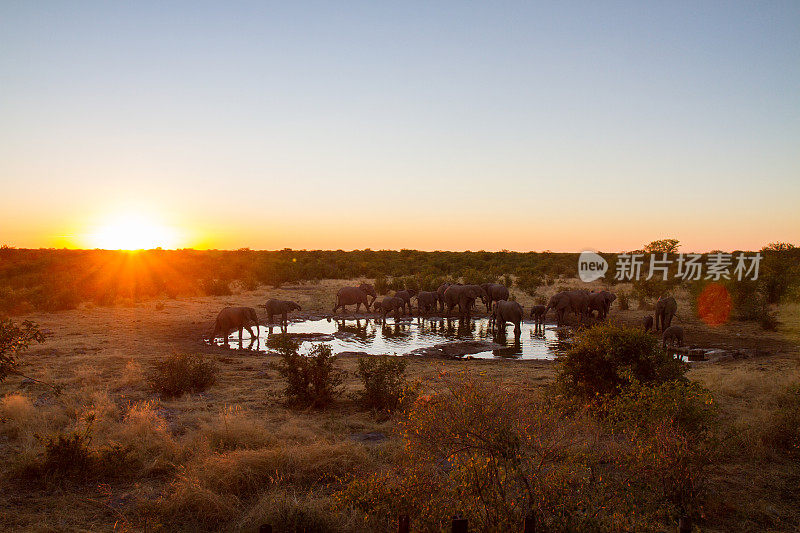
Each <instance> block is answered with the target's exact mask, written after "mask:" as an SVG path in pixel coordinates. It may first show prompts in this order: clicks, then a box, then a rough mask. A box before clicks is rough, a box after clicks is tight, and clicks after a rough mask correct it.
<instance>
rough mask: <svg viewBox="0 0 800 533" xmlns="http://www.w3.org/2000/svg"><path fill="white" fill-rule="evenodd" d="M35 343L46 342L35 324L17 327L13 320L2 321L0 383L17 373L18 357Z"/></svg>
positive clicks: (0, 324) (25, 322)
mask: <svg viewBox="0 0 800 533" xmlns="http://www.w3.org/2000/svg"><path fill="white" fill-rule="evenodd" d="M34 342H44V334H43V333H42V332H41V331H39V328H38V327H37V326H36V324H34V323H33V322H31V321H29V320H26V321H24V322H23V323H22V325H20V326H17V325H16V324H15V323H14V322H12V321H11V319H6V320H0V381H3V380H4V379H5V378H6V377H8V375H9V374H13V373H15V372H16V371H17V364H18V363H17V356H18V355H19V354H20V353H21V352H23V351H25V350H26V349H27V348H28V346H30V345H31V344H32V343H34Z"/></svg>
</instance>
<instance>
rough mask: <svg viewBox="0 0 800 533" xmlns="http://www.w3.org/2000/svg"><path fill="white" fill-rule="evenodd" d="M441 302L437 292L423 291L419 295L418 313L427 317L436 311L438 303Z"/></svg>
mask: <svg viewBox="0 0 800 533" xmlns="http://www.w3.org/2000/svg"><path fill="white" fill-rule="evenodd" d="M438 301H439V296H438V295H437V294H436V293H435V292H427V291H422V292H420V293H419V294H417V312H418V313H419V314H420V315H422V313H425V314H426V315H427V314H428V313H429V312H430V311H436V303H437V302H438Z"/></svg>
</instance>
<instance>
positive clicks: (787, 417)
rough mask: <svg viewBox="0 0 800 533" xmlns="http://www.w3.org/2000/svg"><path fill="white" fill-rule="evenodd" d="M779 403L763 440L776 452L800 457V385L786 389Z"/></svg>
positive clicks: (766, 428)
mask: <svg viewBox="0 0 800 533" xmlns="http://www.w3.org/2000/svg"><path fill="white" fill-rule="evenodd" d="M777 403H778V407H777V409H776V410H775V412H774V413H773V414H772V416H771V417H770V421H769V423H768V424H767V425H766V426H765V428H764V433H763V435H762V440H763V441H764V442H765V444H767V445H769V446H772V447H773V448H775V449H776V450H779V451H782V452H786V453H789V454H795V455H800V383H795V384H793V385H790V386H788V387H786V389H784V390H783V391H782V392H781V393H780V395H779V396H778V398H777Z"/></svg>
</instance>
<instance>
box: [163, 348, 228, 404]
mask: <svg viewBox="0 0 800 533" xmlns="http://www.w3.org/2000/svg"><path fill="white" fill-rule="evenodd" d="M216 373H217V369H216V366H215V365H214V363H213V361H209V360H206V359H203V358H202V357H199V356H195V355H188V354H178V353H176V354H172V355H171V356H169V357H168V358H167V359H165V360H163V361H160V362H158V363H156V364H155V365H154V370H153V372H152V373H151V375H150V377H149V381H150V386H151V387H152V388H153V390H155V391H156V392H158V393H159V394H161V395H162V396H166V397H175V396H180V395H182V394H184V393H186V392H202V391H204V390H206V389H207V388H209V387H210V386H211V385H213V384H214V381H215V379H216Z"/></svg>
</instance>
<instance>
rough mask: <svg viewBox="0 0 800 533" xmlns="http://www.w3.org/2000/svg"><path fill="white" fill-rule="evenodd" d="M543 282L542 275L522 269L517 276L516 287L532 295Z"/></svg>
mask: <svg viewBox="0 0 800 533" xmlns="http://www.w3.org/2000/svg"><path fill="white" fill-rule="evenodd" d="M542 284H543V280H542V276H541V275H539V274H537V273H536V272H534V271H533V270H524V271H522V272H520V273H519V275H518V276H517V287H519V288H520V290H521V291H522V292H524V293H525V294H527V295H529V296H534V295H535V294H536V290H537V289H538V288H539V286H540V285H542Z"/></svg>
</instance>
